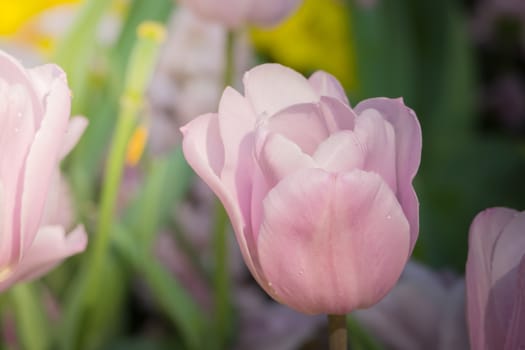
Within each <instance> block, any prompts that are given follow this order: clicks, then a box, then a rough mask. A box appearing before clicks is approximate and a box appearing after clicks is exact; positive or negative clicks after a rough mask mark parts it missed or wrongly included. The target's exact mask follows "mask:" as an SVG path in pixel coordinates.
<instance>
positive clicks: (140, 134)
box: [126, 125, 148, 167]
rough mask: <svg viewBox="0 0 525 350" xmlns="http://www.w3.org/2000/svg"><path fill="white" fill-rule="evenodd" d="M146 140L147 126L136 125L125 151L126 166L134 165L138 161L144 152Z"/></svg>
mask: <svg viewBox="0 0 525 350" xmlns="http://www.w3.org/2000/svg"><path fill="white" fill-rule="evenodd" d="M147 140H148V129H147V127H146V126H145V125H139V126H137V128H136V129H135V131H134V133H133V135H132V136H131V139H130V140H129V143H128V148H127V152H126V164H127V165H128V166H131V167H134V166H136V165H137V164H138V163H139V161H140V159H141V158H142V154H143V153H144V148H145V147H146V142H147Z"/></svg>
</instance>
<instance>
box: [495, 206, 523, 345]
mask: <svg viewBox="0 0 525 350" xmlns="http://www.w3.org/2000/svg"><path fill="white" fill-rule="evenodd" d="M524 254H525V213H518V214H516V215H515V216H513V217H512V218H511V219H510V220H509V221H508V223H507V224H506V225H505V227H504V228H503V231H502V233H501V235H500V236H499V238H498V240H497V241H496V244H495V246H494V247H493V248H492V268H491V275H490V278H491V280H492V286H491V287H492V288H491V292H490V295H489V304H490V306H491V308H490V309H489V311H491V313H490V314H487V316H486V317H487V318H488V319H491V320H496V321H497V323H498V325H499V326H500V327H501V329H502V331H503V330H505V329H508V324H509V322H510V319H511V316H512V313H513V309H514V304H513V303H514V300H515V299H516V293H518V288H517V287H516V286H517V285H518V274H517V269H518V266H519V264H520V261H521V260H522V257H523V255H524ZM491 323H492V322H491ZM490 328H491V329H492V328H496V327H495V326H491V327H490ZM503 333H504V332H503ZM498 344H503V341H502V342H498Z"/></svg>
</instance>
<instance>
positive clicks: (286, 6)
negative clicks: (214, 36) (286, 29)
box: [180, 0, 300, 28]
mask: <svg viewBox="0 0 525 350" xmlns="http://www.w3.org/2000/svg"><path fill="white" fill-rule="evenodd" d="M180 2H182V3H183V4H184V5H186V6H188V7H189V8H190V9H191V10H192V11H195V13H197V14H199V15H200V16H202V17H203V18H206V19H208V20H212V21H217V22H219V23H221V24H223V25H225V26H227V27H231V28H237V27H241V26H244V25H246V24H248V23H253V24H258V25H263V26H269V25H274V24H276V23H278V22H279V21H280V20H282V19H283V18H284V17H286V16H287V15H288V14H289V13H290V12H292V11H293V10H294V9H295V8H296V7H297V5H298V4H299V3H300V0H180Z"/></svg>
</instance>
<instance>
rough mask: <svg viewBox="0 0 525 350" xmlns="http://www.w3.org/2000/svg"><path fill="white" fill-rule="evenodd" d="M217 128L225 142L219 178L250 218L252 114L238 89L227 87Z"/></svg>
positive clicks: (243, 213)
mask: <svg viewBox="0 0 525 350" xmlns="http://www.w3.org/2000/svg"><path fill="white" fill-rule="evenodd" d="M218 118H219V119H218V120H219V132H220V136H221V140H227V141H228V142H224V143H223V145H224V165H223V167H222V171H221V173H220V174H221V175H220V178H221V179H222V183H223V184H224V186H226V189H227V191H228V192H229V193H230V194H231V195H232V196H233V197H234V198H235V199H236V200H237V201H238V205H239V208H240V210H241V211H242V215H243V217H244V221H245V222H246V223H249V221H250V211H249V208H250V201H251V196H250V193H251V191H252V185H251V173H252V171H250V169H251V168H252V162H253V159H252V158H253V155H252V152H251V149H252V148H253V134H252V131H253V129H254V128H255V122H256V118H255V114H254V113H253V111H252V109H251V107H250V105H249V104H248V102H247V101H246V100H245V99H244V97H243V96H241V95H240V94H239V93H238V92H237V91H235V90H233V89H232V88H226V90H225V91H224V93H223V95H222V98H221V102H220V105H219V116H218Z"/></svg>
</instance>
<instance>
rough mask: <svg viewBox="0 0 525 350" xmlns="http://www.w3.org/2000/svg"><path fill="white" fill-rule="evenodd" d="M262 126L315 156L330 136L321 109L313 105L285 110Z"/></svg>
mask: <svg viewBox="0 0 525 350" xmlns="http://www.w3.org/2000/svg"><path fill="white" fill-rule="evenodd" d="M261 124H262V125H264V126H265V127H266V128H268V129H269V130H270V131H272V132H275V133H279V134H281V135H283V136H286V137H287V138H288V139H289V140H290V141H293V142H295V143H296V144H297V145H298V146H299V147H300V148H301V149H302V150H303V152H305V153H308V154H313V153H314V152H315V150H316V149H317V147H318V146H319V144H320V143H321V142H322V141H323V140H324V139H326V138H327V137H328V136H330V133H329V131H328V126H327V124H326V122H325V120H324V117H323V115H322V114H321V111H320V110H319V107H318V106H317V105H315V104H313V103H305V104H297V105H293V106H290V107H288V108H285V109H283V110H281V111H280V112H278V113H277V114H275V115H274V116H273V117H271V118H269V119H268V120H267V121H266V124H264V123H261ZM292 125H293V127H290V126H292Z"/></svg>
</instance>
